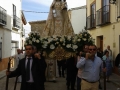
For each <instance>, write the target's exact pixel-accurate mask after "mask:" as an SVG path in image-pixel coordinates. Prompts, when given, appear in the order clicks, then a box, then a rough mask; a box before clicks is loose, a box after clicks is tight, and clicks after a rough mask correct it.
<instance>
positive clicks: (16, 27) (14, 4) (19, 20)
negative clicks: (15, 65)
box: [0, 0, 26, 71]
mask: <svg viewBox="0 0 120 90" xmlns="http://www.w3.org/2000/svg"><path fill="white" fill-rule="evenodd" d="M21 4H22V0H2V1H1V2H0V58H1V61H2V62H0V64H1V65H2V66H1V65H0V66H1V67H0V71H1V70H4V69H5V68H6V67H7V66H6V64H7V60H8V58H9V57H10V56H13V55H15V54H16V49H17V48H20V49H22V40H21V39H22V37H23V33H22V32H23V23H24V22H25V23H26V21H25V18H23V17H24V15H23V12H22V11H21V10H22V5H21ZM23 19H24V22H23Z"/></svg>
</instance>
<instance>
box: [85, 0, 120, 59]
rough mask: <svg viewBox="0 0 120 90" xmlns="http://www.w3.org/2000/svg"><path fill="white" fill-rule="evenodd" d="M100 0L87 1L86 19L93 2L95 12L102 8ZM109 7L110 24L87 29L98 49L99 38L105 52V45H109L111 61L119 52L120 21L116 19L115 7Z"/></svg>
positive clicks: (113, 5) (111, 5)
mask: <svg viewBox="0 0 120 90" xmlns="http://www.w3.org/2000/svg"><path fill="white" fill-rule="evenodd" d="M101 1H102V0H87V2H86V3H87V17H88V16H90V15H91V9H90V7H91V4H92V3H93V2H95V4H96V6H95V8H96V9H95V11H97V10H99V9H101V8H102V2H101ZM109 5H110V23H109V24H106V25H101V26H97V25H96V26H95V28H91V29H88V31H89V32H90V34H91V35H92V37H93V38H94V39H95V44H96V45H97V46H98V47H100V46H101V45H100V36H101V37H103V42H102V44H103V47H102V49H103V50H105V49H106V47H107V45H110V47H111V50H112V51H113V60H115V57H116V56H117V54H118V53H119V52H120V38H119V36H120V19H118V18H117V13H118V12H117V5H115V4H109ZM95 14H96V13H95Z"/></svg>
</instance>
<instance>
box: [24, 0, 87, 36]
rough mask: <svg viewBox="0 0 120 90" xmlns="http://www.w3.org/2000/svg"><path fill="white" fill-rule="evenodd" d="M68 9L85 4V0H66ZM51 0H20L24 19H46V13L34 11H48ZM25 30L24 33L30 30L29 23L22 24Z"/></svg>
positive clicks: (29, 20)
mask: <svg viewBox="0 0 120 90" xmlns="http://www.w3.org/2000/svg"><path fill="white" fill-rule="evenodd" d="M66 1H67V5H68V9H70V8H75V7H80V6H83V5H86V0H66ZM52 2H53V0H22V10H24V11H23V13H24V15H25V18H26V21H27V22H31V21H40V20H46V19H47V17H48V13H35V12H49V8H50V5H51V3H52ZM25 11H34V12H25ZM24 28H25V30H26V32H25V33H26V35H27V34H28V33H29V32H30V30H31V29H30V25H29V23H27V25H25V26H24Z"/></svg>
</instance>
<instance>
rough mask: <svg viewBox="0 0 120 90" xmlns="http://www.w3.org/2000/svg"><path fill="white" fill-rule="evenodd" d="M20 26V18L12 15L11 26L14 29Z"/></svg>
mask: <svg viewBox="0 0 120 90" xmlns="http://www.w3.org/2000/svg"><path fill="white" fill-rule="evenodd" d="M20 26H21V23H20V18H18V17H17V16H16V15H13V27H14V28H16V29H20Z"/></svg>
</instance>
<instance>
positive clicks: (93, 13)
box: [91, 3, 96, 27]
mask: <svg viewBox="0 0 120 90" xmlns="http://www.w3.org/2000/svg"><path fill="white" fill-rule="evenodd" d="M91 25H92V27H95V25H96V24H95V3H94V4H92V5H91Z"/></svg>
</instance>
